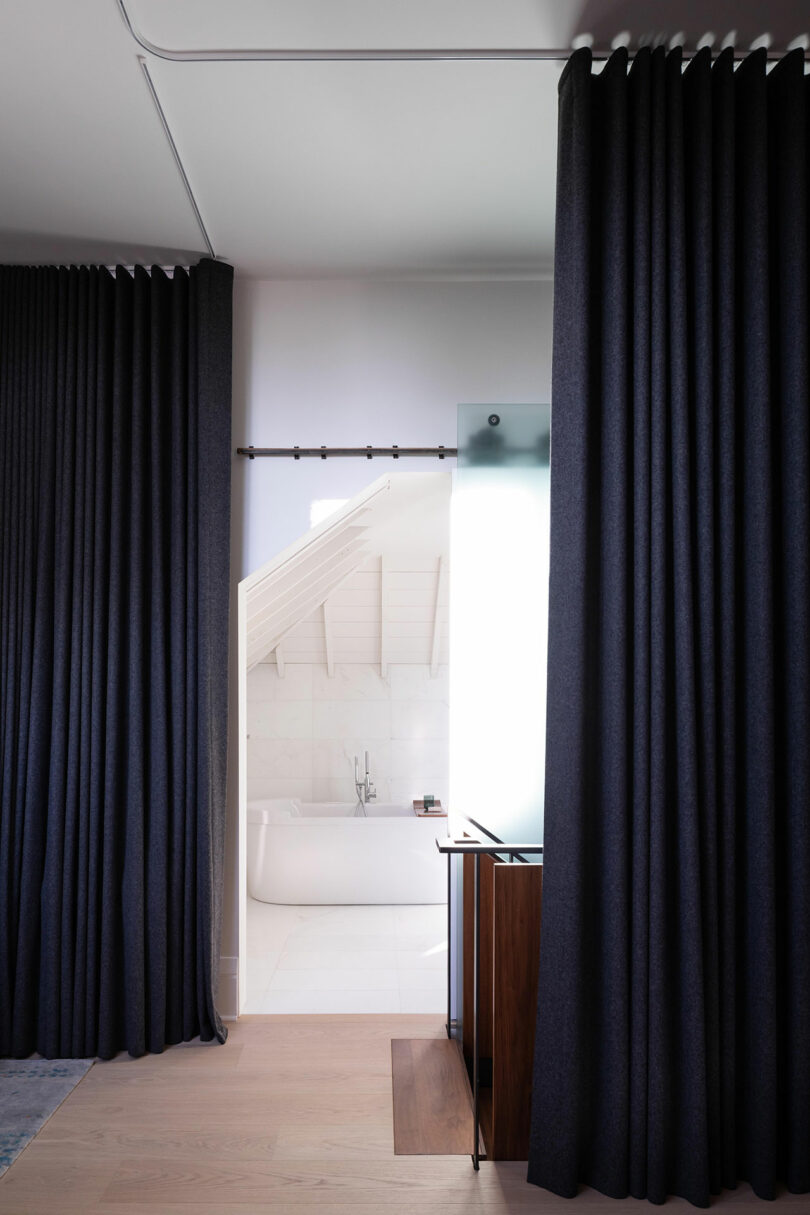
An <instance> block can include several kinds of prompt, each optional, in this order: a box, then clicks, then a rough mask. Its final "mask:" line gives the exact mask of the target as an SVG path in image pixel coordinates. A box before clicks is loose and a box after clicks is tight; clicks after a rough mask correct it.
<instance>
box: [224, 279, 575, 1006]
mask: <svg viewBox="0 0 810 1215" xmlns="http://www.w3.org/2000/svg"><path fill="white" fill-rule="evenodd" d="M551 315H552V283H551V282H540V281H462V282H447V281H439V282H432V281H424V280H420V281H412V282H411V281H385V282H382V281H367V282H357V281H345V280H341V281H323V282H278V283H275V282H252V281H248V280H244V281H239V280H237V282H236V285H235V291H234V368H233V370H234V382H233V432H232V438H233V447H234V448H236V447H242V446H247V445H248V444H251V443H252V444H253V445H254V446H266V447H287V446H292V445H293V444H296V443H297V444H299V445H300V446H309V445H316V446H317V445H320V444H327V445H339V446H355V445H366V444H372V445H375V446H389V445H391V444H393V443H398V444H399V445H400V446H408V445H412V446H417V445H418V446H423V445H425V446H434V445H438V444H441V443H443V444H445V446H455V441H456V407H457V405H458V404H459V403H461V402H476V401H477V402H497V403H500V402H505V401H509V402H526V401H547V400H549V398H550V390H551ZM403 464H404V467H406V468H408V469H411V470H413V471H417V470H418V469H419V468H420V467H424V468H427V469H428V470H430V471H434V470H435V469H436V467H437V465H436V462H435V461H432V460H431V461H428V462H427V463H425V464H424V465H423V464H422V462H421V461H416V460H409V461H407V463H404V462H403ZM385 467H386V466H384V465H383V464H382V463H381V462H377V461H372V462H369V461H366V460H359V461H356V460H328V461H326V462H323V461H320V460H301V461H297V462H296V461H286V460H284V461H282V460H253V461H249V460H247V459H245V458H243V457H241V456H234V462H233V492H232V499H231V501H232V512H231V552H232V559H231V571H232V576H231V582H232V590H233V600H232V603H233V607H232V614H231V617H232V645H231V660H230V671H231V706H232V711H231V717H230V739H231V746H230V750H229V772H230V775H229V784H228V845H227V854H226V858H225V872H226V886H225V906H224V924H223V936H222V953H223V955H224V956H225V957H226V958H234V957H235V956H236V954H237V949H238V898H239V896H238V883H237V851H238V850H237V822H238V796H237V776H238V768H237V756H238V737H237V714H236V705H237V661H236V657H237V649H236V595H235V592H236V585H237V582H238V581H239V580H240V579H241V578H244V577H245V576H246V575H247V574H248V573H250V572H252V571H253V570H255V569H257V568H258V567H259V566H260V565H262V564H263V563H264V562H265V561H267V560H269V559H270V558H271V557H272V556H274V555H275V553H277V552H278V551H279V549H280V548H282V547H283V546H285V545H286V544H289V543H291V542H292V541H293V540H294V539H295V538H296V537H297V536H299V535H300V534H301V533H302V532H303V531H305V530H306V529H307V527H308V526H309V506H310V503H311V502H312V500H313V499H315V498H347V497H350V496H351V495H352V494H354V493H356V492H357V491H358V490H359V489H362V488H363V487H364V486H366V485H367V484H369V483H370V482H371V481H372V480H373V479H374V478H375V477H376V476H378V475H379V474H380V473H381V472H382V471H384V468H385ZM389 467H390V466H389ZM222 991H223V993H225V992H226V991H227V993H230V992H232V991H233V984H232V983H231V984H228V985H227V986H226V987H223V989H222ZM229 1001H230V995H228V996H225V995H224V994H223V997H222V1003H221V1008H222V1011H223V1012H224V1013H225V1014H229V1013H231V1012H233V1011H234V1010H233V1008H231V1007H230V1006H229Z"/></svg>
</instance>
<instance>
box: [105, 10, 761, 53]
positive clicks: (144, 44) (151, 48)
mask: <svg viewBox="0 0 810 1215" xmlns="http://www.w3.org/2000/svg"><path fill="white" fill-rule="evenodd" d="M117 3H118V7H119V9H120V11H121V16H122V17H123V20H124V24H125V25H126V27H127V29H128V30H129V32H130V34H131V35H132V37H133V38H134V39H135V41H136V42H137V43H138V46H140V47H141V49H142V50H144V51H148V53H149V54H150V55H156V56H157V57H158V58H159V59H169V60H171V61H172V62H174V63H237V62H245V63H251V62H261V61H266V62H270V63H321V62H323V63H397V62H405V63H419V62H431V61H434V60H439V61H442V60H444V61H447V60H461V61H469V60H495V61H505V60H515V61H518V62H520V61H531V60H551V61H558V62H561V63H564V62H565V61H566V60H567V59H570V57H571V55H572V54H573V53H574V48H573V47H569V48H568V49H564V48H547V47H529V46H525V47H402V48H397V49H393V48H390V47H384V48H381V47H376V48H373V49H372V48H369V49H363V50H360V49H351V48H348V47H346V48H341V49H339V50H338V49H330V48H314V47H306V48H305V47H291V48H289V49H280V48H274V47H250V48H245V49H236V48H234V49H225V48H223V49H216V48H208V47H206V48H203V47H197V48H194V49H193V50H181V49H173V48H171V47H166V46H158V45H157V44H156V43H154V42H150V41H149V39H148V38H146V37H145V36H144V35H143V34H142V33H141V32H140V31H139V30H138V29H137V28H136V27H135V25H134V24H133V22H132V18H131V17H130V15H129V13H128V11H127V7H126V4H125V2H124V0H117ZM614 49H615V48H613V47H607V48H602V49H597V48H596V47H592V48H591V54H592V55H593V57H594V59H609V58H610V56H611V55H612V54H613V50H614ZM721 49H722V48H718V49H717V50H714V49H713V48H712V54H713V55H719V54H720V51H721ZM681 50H682V52H683V56H684V58H685V59H691V58H693V57H694V56H695V55H697V53H698V48H688V49H687V48H686V47H682V48H681ZM628 54H629V55H630V56H631V57H632V56H633V54H635V51H633V50H630V49H629V48H628ZM748 54H749V51H748V50H747V49H746V50H738V49H736V48H735V50H734V58H735V59H744V58H745V57H746V56H747V55H748ZM783 54H784V51H772V50H768V51H767V56H768V58H769V59H781V58H782V56H783Z"/></svg>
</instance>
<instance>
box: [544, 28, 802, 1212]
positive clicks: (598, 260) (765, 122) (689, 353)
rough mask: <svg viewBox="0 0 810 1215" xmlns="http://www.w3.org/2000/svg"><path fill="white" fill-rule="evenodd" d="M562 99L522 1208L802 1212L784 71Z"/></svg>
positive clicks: (743, 70) (616, 88) (789, 199)
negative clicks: (532, 1050) (532, 1186)
mask: <svg viewBox="0 0 810 1215" xmlns="http://www.w3.org/2000/svg"><path fill="white" fill-rule="evenodd" d="M767 68H768V65H767V64H766V57H765V53H764V51H758V52H755V53H752V54H751V55H750V56H749V57H747V58H746V59H745V60H744V61H743V62H742V63H740V65H739V66H738V67H736V70H735V66H734V63H733V61H732V57H731V53H730V52H725V53H723V54H721V55H720V56H719V57H718V58H717V60H716V61H715V62H714V64H712V62H711V59H710V57H709V53H708V52H707V51H706V52H703V53H701V54H699V55H698V56H697V58H695V59H694V60H692V61H691V62H690V63H689V65H688V66H687V67H685V68H684V66H683V63H682V58H681V55H680V52H678V51H672V52H670V53H669V54H667V53H666V52H665V51H664V50H663V49H661V50H655V51H653V52H650V51H644V52H642V53H640V54H638V55H637V56H636V57H635V59H634V61H633V63H632V66H631V67H630V68H629V70H628V63H627V56H626V54H625V53H623V52H616V53H615V54H614V55H613V57H612V58H611V59H610V61H609V62H608V63H607V65H606V66H605V67H604V69H603V70H602V71H600V72H599V73H598V74H596V73H594V71H593V68H592V63H591V59H590V53H589V52H588V51H579V52H577V53H576V54H575V55H574V56H573V57H572V58H571V60H570V61H569V63H568V64H567V66H566V69H565V71H564V74H563V78H562V80H561V84H560V116H559V132H560V143H559V181H558V204H557V244H556V270H555V317H554V320H555V325H554V365H553V432H552V469H553V475H552V489H551V494H552V505H551V511H552V523H551V536H552V540H551V543H552V549H551V589H550V625H549V629H550V635H549V681H548V688H549V692H548V705H549V708H548V749H547V785H546V838H545V870H544V873H545V877H544V904H543V927H542V944H541V958H540V982H539V1004H538V1021H537V1054H536V1063H535V1075H534V1104H533V1117H532V1143H531V1157H530V1163H529V1180H530V1181H532V1182H535V1183H536V1184H538V1185H541V1186H544V1187H547V1188H548V1189H550V1190H553V1191H555V1192H556V1193H558V1194H561V1195H568V1196H570V1195H573V1194H574V1193H575V1192H576V1190H577V1186H578V1185H579V1184H587V1185H590V1186H594V1187H596V1188H597V1189H598V1190H600V1191H603V1192H604V1193H606V1194H609V1195H612V1196H614V1197H624V1196H627V1195H633V1196H635V1197H647V1198H649V1199H651V1200H652V1201H653V1202H657V1203H660V1202H663V1201H664V1199H665V1198H666V1196H667V1195H669V1194H671V1195H681V1196H683V1197H685V1198H687V1199H688V1200H689V1201H691V1202H692V1203H694V1204H695V1205H697V1206H707V1205H709V1203H710V1196H711V1195H712V1194H714V1193H717V1192H718V1191H720V1190H721V1189H723V1188H728V1187H734V1186H736V1185H737V1184H738V1182H741V1181H748V1182H750V1184H751V1185H752V1187H753V1189H754V1191H755V1192H756V1194H758V1195H759V1196H760V1197H762V1198H771V1197H773V1196H774V1195H775V1194H778V1193H779V1192H780V1187H783V1186H784V1187H786V1188H787V1189H788V1190H789V1191H792V1192H795V1193H806V1192H807V1191H808V1189H810V644H809V641H808V628H809V626H808V621H809V620H810V430H809V428H808V408H809V400H810V381H809V380H808V343H809V341H810V312H808V290H809V289H810V279H809V277H808V231H809V229H808V221H809V220H810V213H808V170H809V169H810V164H809V163H808V159H809V152H808V149H809V148H810V125H808V88H809V87H810V83H809V81H808V77H807V76H806V75H805V73H804V59H803V54H802V52H801V51H797V52H794V53H791V54H788V55H787V56H786V57H785V58H783V59H782V60H781V61H779V62H777V63H776V65H775V66H773V68H772V70H770V71H769V70H767Z"/></svg>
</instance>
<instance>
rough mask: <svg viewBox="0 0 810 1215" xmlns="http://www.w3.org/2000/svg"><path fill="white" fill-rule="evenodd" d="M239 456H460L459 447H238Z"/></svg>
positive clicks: (370, 458) (322, 457)
mask: <svg viewBox="0 0 810 1215" xmlns="http://www.w3.org/2000/svg"><path fill="white" fill-rule="evenodd" d="M236 454H237V455H238V456H247V457H248V459H249V460H253V459H255V458H256V456H274V457H278V458H283V457H285V456H286V457H287V458H288V459H289V458H290V457H292V459H293V460H300V459H302V458H304V459H306V458H314V459H319V460H326V459H328V458H329V457H330V456H349V457H354V458H355V459H357V458H359V459H363V458H365V459H366V460H373V459H374V457H375V456H383V457H385V456H387V457H389V458H390V459H392V460H398V459H399V458H400V456H420V457H422V458H425V457H427V458H430V457H431V456H435V457H436V458H437V459H439V460H443V459H444V458H445V456H450V457H455V456H457V455H458V448H457V447H397V445H396V444H394V445H393V447H370V446H369V447H237V449H236Z"/></svg>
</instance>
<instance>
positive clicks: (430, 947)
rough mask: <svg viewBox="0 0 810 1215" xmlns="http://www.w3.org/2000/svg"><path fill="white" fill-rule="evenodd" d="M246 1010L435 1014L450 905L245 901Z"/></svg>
mask: <svg viewBox="0 0 810 1215" xmlns="http://www.w3.org/2000/svg"><path fill="white" fill-rule="evenodd" d="M247 932H248V972H247V981H248V999H247V1004H246V1006H245V1008H244V1009H243V1011H244V1012H246V1013H434V1012H435V1013H440V1012H443V1011H444V1010H445V1009H446V1006H447V989H446V983H447V908H446V906H445V905H444V904H441V903H440V904H435V905H433V904H429V905H420V906H417V907H404V906H396V907H377V906H359V907H284V906H279V905H277V904H274V903H260V902H258V901H257V900H256V899H252V898H250V897H248V906H247Z"/></svg>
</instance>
